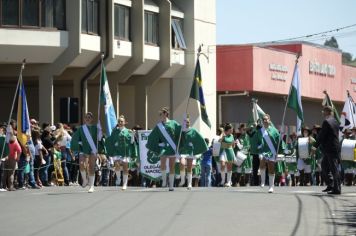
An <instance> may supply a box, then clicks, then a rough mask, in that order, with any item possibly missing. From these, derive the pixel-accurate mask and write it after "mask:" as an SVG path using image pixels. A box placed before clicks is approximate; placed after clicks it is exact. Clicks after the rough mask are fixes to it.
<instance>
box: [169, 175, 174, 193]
mask: <svg viewBox="0 0 356 236" xmlns="http://www.w3.org/2000/svg"><path fill="white" fill-rule="evenodd" d="M173 186H174V174H169V191H173V190H174V188H173Z"/></svg>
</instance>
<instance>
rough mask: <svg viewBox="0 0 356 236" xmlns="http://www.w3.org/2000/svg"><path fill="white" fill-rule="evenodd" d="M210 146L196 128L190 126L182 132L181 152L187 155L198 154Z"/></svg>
mask: <svg viewBox="0 0 356 236" xmlns="http://www.w3.org/2000/svg"><path fill="white" fill-rule="evenodd" d="M207 150H208V146H207V145H206V142H205V140H204V138H203V137H202V136H201V135H200V134H199V132H198V131H197V130H196V129H194V128H189V130H187V131H183V132H182V136H181V141H180V144H179V153H180V154H185V155H191V156H192V155H194V156H195V155H198V154H202V153H204V152H206V151H207Z"/></svg>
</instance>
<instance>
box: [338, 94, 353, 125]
mask: <svg viewBox="0 0 356 236" xmlns="http://www.w3.org/2000/svg"><path fill="white" fill-rule="evenodd" d="M353 127H356V108H355V104H354V103H353V99H352V97H351V96H350V94H348V95H347V98H346V101H345V105H344V108H343V109H342V113H341V116H340V130H341V131H342V132H343V131H345V130H346V129H352V128H353Z"/></svg>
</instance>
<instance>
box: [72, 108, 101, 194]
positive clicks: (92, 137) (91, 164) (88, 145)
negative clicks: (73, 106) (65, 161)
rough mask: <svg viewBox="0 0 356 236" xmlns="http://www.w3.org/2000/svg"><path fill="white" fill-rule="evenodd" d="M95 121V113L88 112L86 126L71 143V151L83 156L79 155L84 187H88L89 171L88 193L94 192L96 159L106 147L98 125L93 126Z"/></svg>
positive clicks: (80, 129)
mask: <svg viewBox="0 0 356 236" xmlns="http://www.w3.org/2000/svg"><path fill="white" fill-rule="evenodd" d="M93 120H94V116H93V113H91V112H88V113H87V114H85V116H84V121H85V124H83V125H82V126H81V127H79V128H78V130H77V131H76V132H75V133H74V134H73V137H72V141H71V150H72V151H74V152H80V153H81V155H79V169H80V174H81V176H82V180H83V183H82V186H83V187H86V186H87V185H88V180H87V175H86V174H87V173H86V169H87V170H88V174H89V190H88V193H92V192H94V182H95V164H96V159H97V157H98V154H99V153H102V152H104V145H103V143H102V140H101V139H102V137H100V136H101V135H100V133H101V131H100V130H99V129H98V127H97V125H93ZM98 132H99V134H98Z"/></svg>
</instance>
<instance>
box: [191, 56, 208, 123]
mask: <svg viewBox="0 0 356 236" xmlns="http://www.w3.org/2000/svg"><path fill="white" fill-rule="evenodd" d="M190 98H193V99H195V100H197V101H198V102H199V103H200V113H201V117H202V120H203V121H204V122H205V124H207V126H209V128H211V123H210V121H209V118H208V114H207V112H206V107H205V100H204V93H203V87H202V77H201V71H200V63H199V58H198V60H197V65H196V67H195V72H194V80H193V84H192V88H191V90H190Z"/></svg>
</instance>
